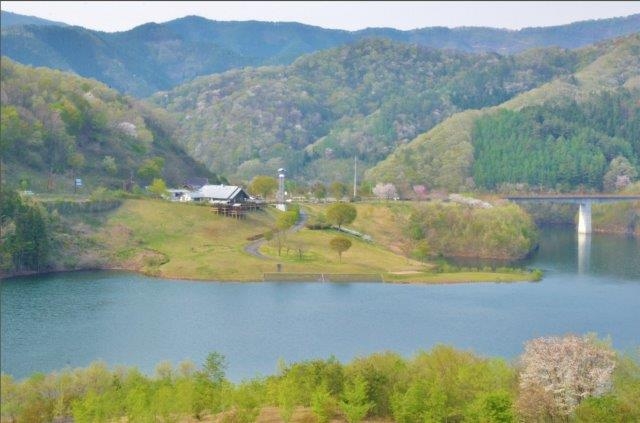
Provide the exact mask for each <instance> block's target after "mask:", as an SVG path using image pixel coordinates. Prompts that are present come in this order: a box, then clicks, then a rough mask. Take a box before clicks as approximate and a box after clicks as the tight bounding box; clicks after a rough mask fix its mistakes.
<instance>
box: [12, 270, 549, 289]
mask: <svg viewBox="0 0 640 423" xmlns="http://www.w3.org/2000/svg"><path fill="white" fill-rule="evenodd" d="M92 271H93V272H123V273H130V274H134V275H139V276H146V277H149V278H153V279H160V280H165V281H178V282H179V281H184V282H214V283H285V282H286V283H308V282H312V283H313V282H316V283H384V284H392V285H408V284H423V285H449V284H464V283H513V282H539V281H540V280H541V279H542V273H541V272H540V271H537V270H536V269H534V270H530V271H526V270H524V269H523V270H522V271H515V270H514V272H485V271H477V272H475V271H469V270H461V271H460V272H441V273H427V272H419V271H412V272H407V273H398V272H391V273H387V274H380V276H381V281H380V282H374V281H358V280H352V281H331V280H327V281H310V280H295V279H288V278H284V279H283V280H282V281H278V280H264V279H263V280H260V279H259V278H254V279H215V278H193V277H188V276H179V277H178V276H169V275H153V274H149V273H147V272H144V271H141V270H134V269H126V268H122V267H87V268H79V269H56V270H46V271H21V272H16V273H12V274H6V275H5V274H0V281H3V280H6V279H13V278H22V277H29V276H47V275H54V274H58V273H79V272H92ZM282 274H283V275H287V274H289V273H288V272H282ZM293 274H297V273H295V272H293ZM326 274H327V275H331V274H335V273H330V272H327V273H326ZM363 275H364V274H363ZM418 275H420V276H418ZM456 275H457V276H458V277H456ZM462 275H464V277H462V278H461V277H460V276H462ZM527 275H528V276H530V277H527ZM385 276H386V277H385ZM389 276H391V277H389ZM394 276H395V277H394ZM414 276H418V279H413V277H414ZM474 276H475V277H474ZM493 276H495V277H493Z"/></svg>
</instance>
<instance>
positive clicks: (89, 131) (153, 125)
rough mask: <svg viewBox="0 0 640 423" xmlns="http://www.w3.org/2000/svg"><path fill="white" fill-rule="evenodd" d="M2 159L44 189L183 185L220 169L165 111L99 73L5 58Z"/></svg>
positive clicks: (12, 180)
mask: <svg viewBox="0 0 640 423" xmlns="http://www.w3.org/2000/svg"><path fill="white" fill-rule="evenodd" d="M1 66H2V77H1V80H0V81H1V88H0V97H1V99H2V113H1V119H2V121H1V124H2V127H1V131H0V141H1V143H0V158H1V159H2V178H3V182H6V183H8V184H9V186H14V187H18V186H21V187H22V188H23V189H33V190H34V191H38V192H45V191H48V190H53V191H60V190H62V191H65V190H67V191H68V187H71V186H73V185H72V184H73V182H72V181H73V180H72V178H73V177H74V176H75V177H80V178H82V179H83V180H84V187H85V188H84V189H85V190H87V189H95V188H96V187H99V186H104V187H110V188H122V186H123V183H125V182H131V180H133V182H134V183H137V184H139V185H141V186H144V185H145V184H147V183H149V182H151V179H152V178H153V177H162V178H164V179H165V180H166V181H167V182H168V183H172V184H179V183H182V182H184V180H185V179H186V178H189V177H194V176H203V177H209V178H211V179H212V180H216V177H215V175H214V174H212V173H211V172H209V171H208V170H206V169H205V168H204V167H203V166H202V165H201V164H199V163H197V162H195V161H194V160H193V159H192V158H191V157H189V156H188V155H187V154H185V153H184V151H183V150H182V149H181V148H180V147H178V146H177V145H176V143H175V142H174V139H173V136H174V135H173V133H174V124H173V122H172V119H171V118H170V117H169V116H167V115H166V113H164V112H163V111H162V110H159V109H156V108H153V107H150V106H149V105H146V104H144V103H142V102H140V101H138V100H135V99H133V98H131V97H127V96H124V95H122V94H119V93H118V92H116V91H114V90H112V89H109V88H108V87H106V86H105V85H104V84H101V83H98V82H96V81H94V80H89V79H84V78H79V77H77V76H75V75H71V74H67V73H63V72H59V71H54V70H50V69H44V68H31V67H27V66H23V65H20V64H18V63H15V62H13V61H11V60H9V59H7V58H5V57H3V58H2V62H1Z"/></svg>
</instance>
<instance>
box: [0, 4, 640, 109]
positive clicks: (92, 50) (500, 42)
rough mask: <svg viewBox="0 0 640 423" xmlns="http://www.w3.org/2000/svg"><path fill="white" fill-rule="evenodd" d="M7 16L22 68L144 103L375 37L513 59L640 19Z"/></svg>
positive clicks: (580, 42) (632, 28)
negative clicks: (529, 23) (51, 21)
mask: <svg viewBox="0 0 640 423" xmlns="http://www.w3.org/2000/svg"><path fill="white" fill-rule="evenodd" d="M12 15H14V14H12ZM2 16H3V18H2V37H1V40H0V47H1V49H2V54H3V55H5V56H8V57H10V58H11V59H13V60H15V61H17V62H20V63H23V64H28V65H33V66H46V67H50V68H54V69H60V70H65V71H71V72H75V73H77V74H78V75H81V76H84V77H90V78H95V79H97V80H99V81H102V82H104V83H106V84H108V85H109V86H111V87H113V88H115V89H117V90H119V91H121V92H123V93H126V94H132V95H135V96H138V97H145V96H149V95H151V94H152V93H154V92H156V91H159V90H168V89H171V88H173V87H175V86H177V85H179V84H181V83H184V82H187V81H190V80H192V79H194V78H195V77H197V76H202V75H209V74H213V73H218V72H223V71H226V70H230V69H235V68H243V67H246V66H262V65H287V64H290V63H292V62H293V61H294V60H295V59H297V58H298V57H300V56H301V55H303V54H307V53H312V52H316V51H319V50H324V49H327V48H333V47H338V46H342V45H346V44H350V43H354V42H357V41H359V40H363V39H370V38H384V39H389V40H392V41H396V42H400V43H403V44H418V45H420V46H425V47H432V48H438V49H442V48H446V49H455V50H459V51H464V52H475V53H480V52H498V53H500V54H510V53H516V52H521V51H523V50H525V49H529V48H533V47H550V46H558V47H561V48H569V49H573V48H577V47H582V46H585V45H587V44H591V43H594V42H598V41H601V40H604V39H609V38H612V37H617V36H621V35H626V34H630V33H633V32H638V31H640V14H637V15H632V16H628V17H623V18H612V19H602V20H593V21H584V22H578V23H574V24H570V25H563V26H556V27H545V28H526V29H522V30H518V31H511V30H504V29H494V28H473V27H468V28H464V27H463V28H454V29H449V28H441V27H432V28H422V29H415V30H411V31H398V30H394V29H389V28H368V29H365V30H361V31H353V32H350V31H342V30H331V29H324V28H320V27H315V26H309V25H303V24H299V23H292V22H286V23H283V22H279V23H278V22H270V23H268V22H256V21H247V22H218V21H211V20H207V19H204V18H201V17H197V16H188V17H184V18H181V19H176V20H173V21H170V22H166V23H162V24H156V23H148V24H145V25H142V26H139V27H137V28H134V29H132V30H130V31H125V32H117V33H105V32H99V31H91V30H88V29H84V28H81V27H77V26H65V27H62V26H42V25H35V26H34V25H14V24H13V23H15V22H16V19H17V18H16V16H11V15H8V14H7V12H4V11H3V12H2ZM17 16H20V15H17ZM5 21H7V22H8V23H9V24H7V25H5ZM38 23H40V22H38Z"/></svg>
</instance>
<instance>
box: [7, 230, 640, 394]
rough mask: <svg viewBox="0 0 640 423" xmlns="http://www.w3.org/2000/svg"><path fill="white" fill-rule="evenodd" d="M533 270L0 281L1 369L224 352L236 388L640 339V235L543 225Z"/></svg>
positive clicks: (625, 344)
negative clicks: (440, 275)
mask: <svg viewBox="0 0 640 423" xmlns="http://www.w3.org/2000/svg"><path fill="white" fill-rule="evenodd" d="M525 265H527V266H529V267H535V268H540V269H542V270H543V271H544V278H543V280H542V281H541V282H522V283H509V284H507V283H474V284H455V285H395V284H383V283H340V284H338V283H317V282H316V283H313V282H312V283H264V282H256V283H229V282H225V283H220V282H191V281H177V280H160V279H154V278H149V277H145V276H140V275H135V274H130V273H123V272H75V273H63V274H53V275H46V276H37V277H20V278H12V279H6V280H3V281H2V282H1V301H2V303H1V306H2V307H1V320H0V325H1V330H2V332H1V348H2V350H1V353H2V354H1V368H2V372H4V373H8V374H11V375H13V376H14V377H16V378H23V377H26V376H28V375H30V374H31V373H33V372H36V371H41V372H50V371H53V370H59V369H63V368H67V367H85V366H87V365H88V364H89V363H91V362H92V361H96V360H103V361H105V362H106V363H107V364H108V365H109V366H115V365H126V366H135V367H138V368H139V369H140V370H141V371H143V372H145V373H149V374H151V373H152V372H153V371H154V369H155V366H156V364H158V363H159V362H161V361H170V362H171V363H173V364H174V365H176V364H178V363H179V362H180V361H183V360H191V361H193V362H194V363H196V364H197V365H200V364H201V363H202V362H203V361H204V358H205V357H206V355H207V354H208V353H209V352H212V351H217V352H220V353H222V354H224V355H225V356H226V358H227V362H228V364H229V366H228V369H227V376H228V377H229V378H230V379H231V380H232V381H235V382H238V381H240V380H243V379H248V378H252V377H255V376H266V375H269V374H273V373H275V372H276V370H277V362H278V360H279V359H283V360H285V361H286V362H288V363H289V362H293V361H303V360H309V359H315V358H322V359H326V358H329V357H330V356H332V355H333V356H335V357H336V358H338V359H339V360H340V361H342V362H347V361H349V360H351V359H353V358H355V357H357V356H362V355H369V354H372V353H374V352H382V351H387V350H391V351H395V352H398V353H400V354H402V355H403V356H406V357H410V356H411V355H413V354H414V353H416V352H418V351H419V350H428V349H430V348H432V347H433V346H435V345H437V344H439V343H442V344H449V345H452V346H455V347H456V348H460V349H465V350H472V351H474V352H476V353H478V354H481V355H490V356H502V357H505V358H507V359H515V358H517V356H518V355H520V354H521V353H522V350H523V344H524V342H525V341H527V340H529V339H532V338H535V337H539V336H549V335H563V334H566V333H576V334H585V333H588V332H595V333H597V334H598V336H600V337H607V336H608V337H610V338H611V341H612V344H613V346H614V347H615V348H616V349H618V350H630V349H632V348H635V347H637V346H638V345H640V312H639V310H640V241H639V240H638V239H634V238H631V237H625V236H616V235H601V234H593V235H591V236H587V237H586V238H582V239H579V238H578V235H577V234H576V233H575V231H574V230H573V229H571V228H555V229H546V230H542V231H541V243H540V249H539V250H538V251H537V253H536V254H535V255H534V256H533V257H532V258H531V259H530V260H528V261H527V262H526V263H525Z"/></svg>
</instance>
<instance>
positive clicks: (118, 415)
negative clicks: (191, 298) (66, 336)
mask: <svg viewBox="0 0 640 423" xmlns="http://www.w3.org/2000/svg"><path fill="white" fill-rule="evenodd" d="M225 369H226V359H225V357H224V356H222V355H220V354H218V353H212V354H210V355H208V356H207V357H206V359H205V361H204V363H203V365H202V366H201V367H200V368H197V367H196V366H195V365H194V364H193V363H191V362H183V363H180V364H179V365H178V366H177V367H173V366H172V365H171V364H170V363H167V362H164V363H160V364H159V365H158V366H157V368H156V374H155V376H154V377H150V376H147V375H144V374H142V373H140V372H139V371H138V370H137V369H135V368H133V369H132V368H123V367H118V368H115V369H113V370H110V369H109V368H107V366H106V364H104V363H94V364H92V365H91V366H89V367H88V368H85V369H75V370H70V369H69V370H64V371H61V372H55V373H51V374H47V375H45V374H34V375H32V376H31V377H29V378H27V379H25V380H22V381H15V380H13V379H12V378H11V377H10V376H9V375H5V374H3V375H2V384H1V389H2V395H1V406H2V407H1V410H2V411H1V412H2V420H3V421H20V422H23V421H24V422H27V421H28V422H49V421H61V420H65V419H69V418H72V419H73V421H75V422H78V423H82V422H92V423H94V422H107V421H117V420H121V419H123V418H125V419H127V421H131V422H134V421H135V422H153V421H163V422H177V421H184V420H185V419H187V418H189V417H191V418H195V419H204V418H207V419H210V418H213V416H217V417H218V418H220V419H222V420H221V421H227V422H253V421H255V420H256V417H257V416H258V415H259V414H260V413H261V412H263V411H264V409H265V407H277V410H278V412H279V414H280V417H281V418H282V419H283V420H284V421H286V422H288V421H308V422H322V423H324V422H329V421H335V419H338V421H346V422H349V423H357V422H361V421H362V420H363V419H365V418H371V419H375V420H378V419H384V420H386V421H388V420H390V419H392V420H393V421H395V422H398V423H416V422H427V421H429V422H451V421H456V422H476V423H494V422H495V423H497V422H500V423H508V422H517V421H526V422H542V421H544V422H552V421H553V422H556V421H557V422H560V421H563V422H564V421H575V422H598V423H607V422H631V421H638V419H640V403H639V402H638V401H637V399H638V398H639V397H640V362H639V361H638V358H637V357H635V358H633V357H629V356H622V355H619V354H616V353H615V352H614V351H613V350H612V349H611V347H610V345H609V344H608V343H606V342H604V341H601V340H599V339H597V338H596V337H595V336H575V335H567V336H564V337H546V338H538V339H534V340H532V341H530V342H528V343H526V345H525V351H524V354H522V356H520V358H519V359H518V360H517V361H516V362H515V363H514V364H509V363H507V362H506V361H505V360H503V359H499V358H484V357H480V356H478V355H475V354H473V353H471V352H466V351H460V350H456V349H454V348H452V347H448V346H443V345H440V346H437V347H435V348H433V349H432V350H430V351H421V352H418V353H417V354H415V355H414V356H413V357H411V358H408V359H407V358H403V357H401V356H400V355H398V354H396V353H393V352H386V353H379V354H373V355H370V356H365V357H359V358H356V359H354V360H353V361H351V362H350V363H347V364H342V363H340V362H339V361H338V360H336V359H335V358H329V359H326V360H323V359H317V360H310V361H303V362H299V363H292V364H286V363H283V362H282V363H280V365H279V371H278V373H277V374H275V375H273V376H267V377H261V378H254V379H250V380H245V381H242V382H239V383H233V382H231V381H229V380H228V379H227V378H226V377H225ZM301 407H302V408H301ZM217 421H218V420H217Z"/></svg>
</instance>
